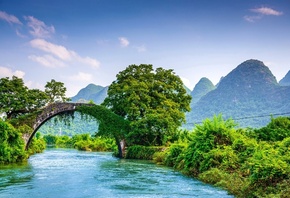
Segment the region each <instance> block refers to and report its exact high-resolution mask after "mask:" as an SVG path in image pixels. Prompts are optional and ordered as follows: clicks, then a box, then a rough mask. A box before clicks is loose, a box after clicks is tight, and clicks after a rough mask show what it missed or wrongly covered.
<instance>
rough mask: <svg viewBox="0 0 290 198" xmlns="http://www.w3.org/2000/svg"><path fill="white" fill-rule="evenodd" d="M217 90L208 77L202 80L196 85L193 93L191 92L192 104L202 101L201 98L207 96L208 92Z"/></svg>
mask: <svg viewBox="0 0 290 198" xmlns="http://www.w3.org/2000/svg"><path fill="white" fill-rule="evenodd" d="M214 89H215V86H214V85H213V83H212V82H211V81H210V80H209V79H208V78H206V77H203V78H201V79H200V80H199V81H198V83H197V84H196V85H195V87H194V89H193V91H192V92H191V96H192V104H194V103H196V102H197V101H199V100H200V98H201V97H203V96H204V95H206V94H207V93H208V92H210V91H212V90H214Z"/></svg>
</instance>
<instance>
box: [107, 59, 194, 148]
mask: <svg viewBox="0 0 290 198" xmlns="http://www.w3.org/2000/svg"><path fill="white" fill-rule="evenodd" d="M190 100H191V97H190V96H189V95H188V94H187V93H186V90H185V89H184V86H183V83H182V81H181V80H180V78H179V77H178V76H176V75H175V74H174V72H173V70H165V69H163V68H157V69H156V70H155V71H154V70H153V67H152V65H145V64H141V65H139V66H138V65H130V66H128V67H127V68H126V69H125V70H124V71H121V72H120V73H119V74H117V79H116V80H115V81H114V82H113V83H112V84H111V85H110V86H109V89H108V97H107V98H106V99H105V101H104V103H103V105H104V106H106V107H108V108H109V109H111V110H112V111H113V112H114V113H116V114H118V115H120V116H122V117H123V118H125V119H127V120H129V121H130V126H131V129H130V131H129V133H128V134H127V139H126V140H127V141H128V143H129V144H139V145H162V144H164V143H165V142H166V141H168V139H170V137H171V136H172V134H174V133H175V131H176V130H177V128H178V127H179V126H180V125H181V124H182V123H183V122H184V121H185V114H184V113H185V112H187V111H189V109H190V108H189V104H190Z"/></svg>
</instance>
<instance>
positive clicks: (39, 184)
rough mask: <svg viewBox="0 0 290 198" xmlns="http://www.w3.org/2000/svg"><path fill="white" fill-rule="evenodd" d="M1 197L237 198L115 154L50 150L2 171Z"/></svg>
mask: <svg viewBox="0 0 290 198" xmlns="http://www.w3.org/2000/svg"><path fill="white" fill-rule="evenodd" d="M0 197H1V198H2V197H5V198H6V197H7V198H14V197H16V198H17V197H19V198H20V197H21V198H25V197H31V198H37V197H41V198H46V197H47V198H50V197H53V198H55V197H57V198H78V197H82V198H90V197H104V198H110V197H114V198H115V197H122V198H123V197H142V198H143V197H150V198H161V197H162V198H163V197H164V198H165V197H168V198H171V197H173V198H174V197H176V198H177V197H178V198H179V197H203V198H204V197H205V198H206V197H211V198H212V197H222V198H223V197H232V196H230V195H227V192H226V191H223V190H221V189H218V188H214V187H212V186H210V185H206V184H203V183H202V182H199V181H197V180H195V179H192V178H188V177H185V176H183V175H182V174H180V173H179V172H176V171H174V170H172V169H171V168H167V167H163V166H158V165H156V164H153V163H150V162H148V161H140V160H125V159H117V158H114V157H112V155H111V153H102V152H82V151H77V150H74V149H47V150H45V152H44V153H41V154H36V155H33V156H31V157H30V158H29V160H28V162H27V163H25V164H22V165H4V166H3V165H0Z"/></svg>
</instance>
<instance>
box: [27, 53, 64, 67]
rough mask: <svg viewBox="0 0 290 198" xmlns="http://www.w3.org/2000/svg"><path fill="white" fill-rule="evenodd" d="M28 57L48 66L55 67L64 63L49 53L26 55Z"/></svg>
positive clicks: (62, 65)
mask: <svg viewBox="0 0 290 198" xmlns="http://www.w3.org/2000/svg"><path fill="white" fill-rule="evenodd" d="M28 58H29V59H30V60H32V61H34V62H38V63H40V64H42V65H44V66H46V67H50V68H56V67H64V66H65V63H64V62H62V61H60V60H58V59H56V58H54V57H53V56H51V55H48V54H46V55H44V56H36V55H31V56H28Z"/></svg>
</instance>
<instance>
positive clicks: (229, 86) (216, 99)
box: [187, 60, 290, 127]
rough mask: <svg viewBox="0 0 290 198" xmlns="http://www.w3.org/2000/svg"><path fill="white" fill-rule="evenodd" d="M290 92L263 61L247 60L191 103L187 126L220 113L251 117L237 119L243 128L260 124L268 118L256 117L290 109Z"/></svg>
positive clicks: (289, 110)
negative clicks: (280, 83) (279, 82)
mask: <svg viewBox="0 0 290 198" xmlns="http://www.w3.org/2000/svg"><path fill="white" fill-rule="evenodd" d="M289 93H290V87H282V86H280V85H279V84H278V83H277V80H276V77H275V76H274V75H273V74H272V72H271V71H270V70H269V68H268V67H267V66H265V65H264V64H263V62H261V61H258V60H247V61H245V62H243V63H242V64H240V65H239V66H237V67H236V68H235V69H234V70H232V71H231V72H230V73H229V74H228V75H227V76H225V77H224V78H223V79H222V80H221V81H220V83H219V85H218V87H217V88H216V89H215V90H213V91H211V92H209V93H208V94H206V95H205V96H204V97H202V98H201V99H200V100H199V101H198V102H197V103H195V104H194V103H192V105H191V112H190V113H188V114H187V122H188V125H187V126H188V127H190V126H193V123H196V122H201V121H202V120H204V119H205V118H211V117H212V116H213V115H214V114H219V113H222V114H223V116H224V117H225V118H229V117H232V118H233V119H235V118H246V117H254V118H252V119H245V120H238V121H237V122H239V123H240V125H241V126H242V127H261V126H264V125H265V124H267V123H268V122H269V120H270V118H269V117H258V116H260V115H270V114H276V113H286V112H290V105H289V103H290V95H289Z"/></svg>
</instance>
